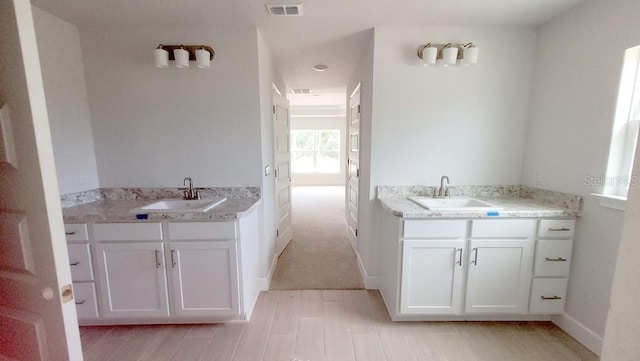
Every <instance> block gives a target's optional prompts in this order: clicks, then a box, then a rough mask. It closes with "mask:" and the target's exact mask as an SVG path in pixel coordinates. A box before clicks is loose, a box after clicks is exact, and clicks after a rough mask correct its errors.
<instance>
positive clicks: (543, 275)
mask: <svg viewBox="0 0 640 361" xmlns="http://www.w3.org/2000/svg"><path fill="white" fill-rule="evenodd" d="M574 232H575V220H573V219H554V220H540V223H539V226H538V235H537V240H536V252H535V261H534V268H533V277H534V278H533V280H532V282H531V299H530V301H529V311H530V312H531V313H534V314H560V313H562V312H563V311H564V305H565V302H566V298H567V285H568V277H569V267H570V265H571V251H572V248H573V235H574Z"/></svg>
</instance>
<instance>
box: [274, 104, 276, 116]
mask: <svg viewBox="0 0 640 361" xmlns="http://www.w3.org/2000/svg"><path fill="white" fill-rule="evenodd" d="M275 113H276V106H275V105H274V106H273V114H275Z"/></svg>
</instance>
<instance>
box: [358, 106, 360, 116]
mask: <svg viewBox="0 0 640 361" xmlns="http://www.w3.org/2000/svg"><path fill="white" fill-rule="evenodd" d="M358 114H360V104H358ZM359 118H360V117H358V119H359Z"/></svg>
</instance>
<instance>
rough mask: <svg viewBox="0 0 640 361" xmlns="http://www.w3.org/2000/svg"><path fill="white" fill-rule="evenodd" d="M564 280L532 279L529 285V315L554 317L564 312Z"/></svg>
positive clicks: (565, 296)
mask: <svg viewBox="0 0 640 361" xmlns="http://www.w3.org/2000/svg"><path fill="white" fill-rule="evenodd" d="M566 298H567V279H566V278H534V279H533V282H532V283H531V299H530V301H529V313H532V314H543V315H556V314H561V313H563V312H564V304H565V300H566Z"/></svg>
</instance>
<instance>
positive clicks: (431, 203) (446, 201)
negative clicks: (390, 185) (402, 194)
mask: <svg viewBox="0 0 640 361" xmlns="http://www.w3.org/2000/svg"><path fill="white" fill-rule="evenodd" d="M409 199H411V200H412V201H414V202H416V203H418V204H419V205H421V206H422V207H424V208H426V209H429V210H439V211H499V210H501V209H502V207H496V206H494V205H493V204H491V203H487V202H485V201H481V200H479V199H475V198H431V197H409Z"/></svg>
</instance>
